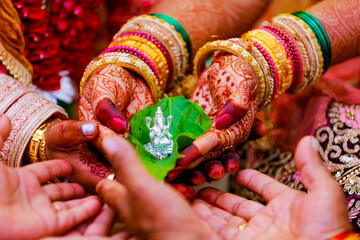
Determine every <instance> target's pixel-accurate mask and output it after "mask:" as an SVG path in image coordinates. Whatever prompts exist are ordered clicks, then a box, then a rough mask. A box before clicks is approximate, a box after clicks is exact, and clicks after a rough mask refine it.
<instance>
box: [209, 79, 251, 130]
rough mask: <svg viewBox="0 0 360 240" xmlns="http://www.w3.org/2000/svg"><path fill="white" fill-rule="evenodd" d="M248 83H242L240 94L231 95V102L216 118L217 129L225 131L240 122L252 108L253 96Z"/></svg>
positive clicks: (229, 101)
mask: <svg viewBox="0 0 360 240" xmlns="http://www.w3.org/2000/svg"><path fill="white" fill-rule="evenodd" d="M250 95H251V94H250V88H249V86H248V84H247V82H244V81H243V82H242V83H241V85H240V87H239V92H236V93H234V94H232V95H230V97H229V100H228V101H227V102H226V103H225V105H224V106H223V107H222V108H221V109H220V110H219V112H218V114H217V116H216V122H215V127H216V128H217V129H223V128H226V127H227V126H229V125H231V124H233V123H235V122H237V121H239V120H240V119H241V118H242V117H244V116H245V114H246V112H247V111H248V110H249V108H250V102H251V96H250Z"/></svg>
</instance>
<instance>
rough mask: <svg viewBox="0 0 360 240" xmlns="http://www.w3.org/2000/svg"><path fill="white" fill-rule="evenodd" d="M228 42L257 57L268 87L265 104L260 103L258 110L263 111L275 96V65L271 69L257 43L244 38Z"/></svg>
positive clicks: (232, 39)
mask: <svg viewBox="0 0 360 240" xmlns="http://www.w3.org/2000/svg"><path fill="white" fill-rule="evenodd" d="M228 40H229V41H232V42H234V43H236V44H238V45H240V46H241V47H243V48H244V49H245V50H246V51H248V52H249V53H250V54H251V55H252V56H254V57H255V59H256V61H257V62H258V63H259V65H260V68H261V71H262V72H263V75H264V78H265V87H266V91H265V96H264V102H263V103H261V102H259V107H258V110H262V108H265V107H266V106H267V105H268V104H269V103H270V102H271V99H272V96H273V94H274V75H273V72H272V69H275V65H274V66H273V68H272V67H270V65H269V62H268V60H267V58H266V56H264V54H262V53H261V51H260V50H259V49H258V48H257V47H256V46H255V44H256V43H253V42H251V41H246V40H245V39H242V38H231V39H228ZM274 71H275V70H274Z"/></svg>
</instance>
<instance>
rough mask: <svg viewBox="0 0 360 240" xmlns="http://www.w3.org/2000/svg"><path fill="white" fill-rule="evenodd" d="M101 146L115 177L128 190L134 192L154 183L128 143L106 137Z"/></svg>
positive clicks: (116, 137) (119, 138)
mask: <svg viewBox="0 0 360 240" xmlns="http://www.w3.org/2000/svg"><path fill="white" fill-rule="evenodd" d="M102 146H103V150H104V152H105V154H106V156H107V160H108V161H109V162H110V163H111V165H112V166H113V169H114V172H115V174H116V176H117V177H119V178H120V180H121V182H122V183H123V184H124V185H125V186H126V187H128V188H129V190H131V191H133V190H134V191H135V189H136V188H143V187H144V185H149V184H151V183H152V182H154V178H153V177H152V176H150V175H149V173H148V172H147V170H146V169H145V167H144V165H143V164H142V163H141V161H140V159H139V157H138V155H137V154H136V152H135V149H134V148H133V146H132V145H131V144H130V143H129V142H128V141H126V140H125V139H123V138H122V137H119V136H115V137H107V138H105V139H104V140H103V144H102Z"/></svg>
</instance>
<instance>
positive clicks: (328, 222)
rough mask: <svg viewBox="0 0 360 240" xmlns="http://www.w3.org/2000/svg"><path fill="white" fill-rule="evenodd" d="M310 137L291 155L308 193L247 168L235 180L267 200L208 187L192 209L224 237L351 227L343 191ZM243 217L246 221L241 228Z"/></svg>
mask: <svg viewBox="0 0 360 240" xmlns="http://www.w3.org/2000/svg"><path fill="white" fill-rule="evenodd" d="M309 142H310V141H309V137H307V138H306V140H305V139H304V140H302V141H301V142H300V143H299V146H298V150H297V152H296V155H295V162H296V165H297V167H298V169H299V171H300V173H301V176H302V182H303V184H304V186H305V187H306V188H307V189H308V190H309V192H308V193H304V192H300V191H297V190H294V189H291V188H289V187H287V186H285V185H283V184H281V183H279V182H277V181H276V180H274V179H272V178H270V177H268V176H266V175H264V174H261V173H259V172H257V171H255V170H251V169H246V170H243V171H241V172H239V173H238V174H237V176H236V182H237V183H238V184H240V185H241V186H242V187H245V188H248V189H250V190H252V191H254V192H255V193H257V194H258V195H260V196H261V197H263V198H264V200H265V201H266V202H267V205H262V204H260V203H258V202H255V201H251V200H247V199H244V198H242V197H240V196H236V195H233V194H230V193H224V192H222V191H220V190H216V189H213V188H208V189H204V190H202V191H200V192H199V194H198V197H199V198H200V199H201V200H200V199H198V200H196V201H195V202H194V204H193V208H194V210H195V211H196V212H197V213H198V214H199V215H200V216H201V217H202V218H203V219H207V221H208V223H209V224H210V225H211V226H212V227H213V228H215V230H217V231H218V232H219V233H220V234H221V235H222V236H223V237H224V238H225V239H233V238H237V239H330V238H331V237H333V236H335V235H337V234H338V233H340V232H342V231H345V230H350V229H351V226H350V224H349V221H348V219H347V209H346V200H345V198H344V194H343V192H342V190H341V188H340V187H339V186H338V185H337V183H336V182H335V181H334V180H333V179H332V177H331V176H330V174H329V173H328V172H327V170H326V169H325V168H324V166H323V165H322V163H321V161H320V159H319V156H318V153H315V152H314V151H312V150H311V144H310V143H309ZM209 219H211V221H209ZM243 223H247V225H246V227H245V228H244V229H242V230H241V229H239V226H241V224H243Z"/></svg>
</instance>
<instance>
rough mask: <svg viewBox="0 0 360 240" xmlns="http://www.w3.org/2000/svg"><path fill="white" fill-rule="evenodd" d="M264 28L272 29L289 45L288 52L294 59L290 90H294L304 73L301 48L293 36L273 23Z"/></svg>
mask: <svg viewBox="0 0 360 240" xmlns="http://www.w3.org/2000/svg"><path fill="white" fill-rule="evenodd" d="M263 28H265V29H268V30H270V31H271V32H273V33H275V34H277V35H278V36H279V38H280V39H281V40H282V41H283V42H284V43H285V45H286V46H287V49H288V50H289V51H288V53H290V56H291V59H292V64H293V65H292V67H293V78H292V83H291V86H290V88H289V90H290V91H292V90H294V89H295V88H296V87H297V86H298V85H299V83H300V81H301V78H302V75H303V71H302V69H303V64H302V58H301V54H300V52H299V49H298V48H297V46H296V44H295V43H294V41H293V40H292V39H291V37H290V36H289V35H288V34H287V33H286V32H285V31H283V30H282V29H281V28H278V27H276V26H273V25H267V26H264V27H263Z"/></svg>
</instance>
